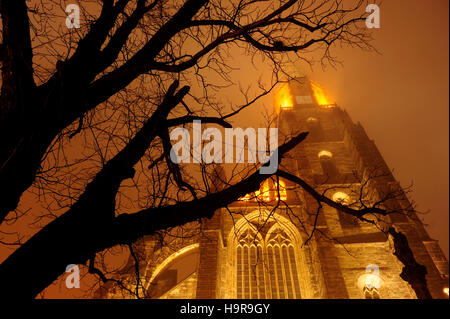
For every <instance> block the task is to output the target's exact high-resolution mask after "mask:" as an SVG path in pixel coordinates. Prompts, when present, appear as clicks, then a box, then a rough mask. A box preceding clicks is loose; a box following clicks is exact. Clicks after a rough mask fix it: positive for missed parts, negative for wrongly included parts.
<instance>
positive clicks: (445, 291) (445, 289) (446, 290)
mask: <svg viewBox="0 0 450 319" xmlns="http://www.w3.org/2000/svg"><path fill="white" fill-rule="evenodd" d="M443 291H444V294H446V295H447V296H448V287H445V288H444V289H443Z"/></svg>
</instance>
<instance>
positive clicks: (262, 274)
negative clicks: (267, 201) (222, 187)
mask: <svg viewBox="0 0 450 319" xmlns="http://www.w3.org/2000/svg"><path fill="white" fill-rule="evenodd" d="M250 227H251V226H249V227H248V228H247V229H246V230H245V231H243V232H241V235H240V236H239V240H238V242H237V247H236V267H237V269H236V271H237V273H236V289H237V290H236V292H237V294H236V296H237V298H238V299H241V298H254V299H258V298H259V299H260V298H274V299H299V298H300V297H301V294H300V281H299V273H298V265H297V258H296V255H295V247H294V243H293V241H292V239H291V238H290V236H289V235H288V234H287V233H286V232H285V231H284V230H283V229H282V228H281V227H280V226H279V225H277V224H275V225H273V226H272V227H271V228H270V230H269V231H268V232H267V233H264V231H260V232H259V233H258V234H256V230H254V229H252V228H250ZM263 235H265V239H264V240H263Z"/></svg>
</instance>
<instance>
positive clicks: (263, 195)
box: [239, 180, 287, 202]
mask: <svg viewBox="0 0 450 319" xmlns="http://www.w3.org/2000/svg"><path fill="white" fill-rule="evenodd" d="M271 185H272V186H273V187H271ZM279 188H280V189H279V190H278V184H277V183H276V182H273V183H269V180H266V181H265V182H264V183H263V184H262V186H261V187H260V189H259V190H257V191H255V192H254V193H251V194H247V195H245V196H243V197H241V198H239V200H240V201H249V200H255V199H259V200H263V201H265V202H270V201H271V200H278V192H279V193H280V198H281V200H287V191H286V184H285V183H284V182H283V181H281V180H280V187H279Z"/></svg>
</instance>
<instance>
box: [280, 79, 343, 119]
mask: <svg viewBox="0 0 450 319" xmlns="http://www.w3.org/2000/svg"><path fill="white" fill-rule="evenodd" d="M273 96H274V105H275V108H276V112H277V113H280V111H281V110H290V109H293V108H309V107H321V108H331V107H334V106H335V103H334V102H333V101H332V100H331V99H330V98H329V97H328V96H327V95H326V93H325V91H324V90H323V88H322V87H321V86H320V85H318V84H317V83H315V82H313V81H311V80H310V79H308V78H307V77H306V76H305V77H298V78H295V79H292V80H290V81H289V82H286V83H283V84H282V85H281V86H280V87H279V89H278V90H277V91H276V92H275V94H274V95H273Z"/></svg>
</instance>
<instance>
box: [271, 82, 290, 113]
mask: <svg viewBox="0 0 450 319" xmlns="http://www.w3.org/2000/svg"><path fill="white" fill-rule="evenodd" d="M293 101H294V99H293V96H292V94H291V91H290V89H289V85H288V84H284V85H283V86H282V87H281V88H280V90H279V91H278V92H277V93H276V95H275V103H276V106H277V108H280V109H284V110H286V109H292V108H293V107H294V102H293Z"/></svg>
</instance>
